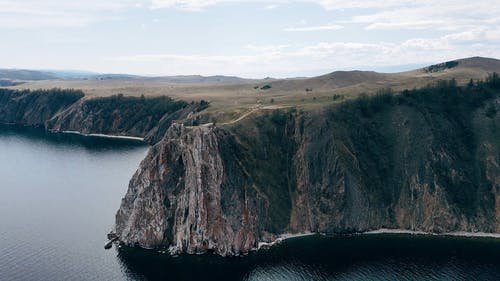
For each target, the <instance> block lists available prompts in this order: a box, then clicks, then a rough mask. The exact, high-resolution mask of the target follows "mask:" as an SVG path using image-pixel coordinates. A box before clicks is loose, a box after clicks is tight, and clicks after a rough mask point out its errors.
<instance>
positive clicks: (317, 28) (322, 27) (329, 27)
mask: <svg viewBox="0 0 500 281" xmlns="http://www.w3.org/2000/svg"><path fill="white" fill-rule="evenodd" d="M342 28H344V27H343V26H342V25H338V24H330V25H317V26H299V27H288V28H285V29H283V30H284V31H289V32H304V31H305V32H307V31H325V30H339V29H342Z"/></svg>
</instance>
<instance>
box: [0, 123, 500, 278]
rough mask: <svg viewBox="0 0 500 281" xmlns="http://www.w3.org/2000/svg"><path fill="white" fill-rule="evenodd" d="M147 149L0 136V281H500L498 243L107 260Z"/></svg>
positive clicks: (388, 244)
mask: <svg viewBox="0 0 500 281" xmlns="http://www.w3.org/2000/svg"><path fill="white" fill-rule="evenodd" d="M146 150H147V147H145V146H142V145H137V143H133V142H130V141H123V140H110V139H102V138H85V137H79V136H72V135H62V134H47V133H45V132H43V131H39V130H32V129H26V128H13V127H5V126H0V192H1V196H0V280H1V281H3V280H500V240H494V239H467V238H452V237H446V238H445V237H426V236H407V235H366V236H346V237H335V238H332V237H330V238H326V237H321V236H315V237H305V238H297V239H293V240H289V241H286V242H284V243H282V244H280V245H278V246H276V247H274V248H272V249H270V250H266V251H261V252H258V253H254V254H250V255H248V256H246V257H244V258H221V257H217V256H215V255H203V256H187V255H181V256H179V257H170V256H168V255H164V254H160V253H157V252H155V251H147V250H139V249H130V248H125V247H122V248H120V249H119V250H117V249H112V250H109V251H105V250H104V249H103V245H104V243H105V234H106V233H107V232H108V231H109V229H110V228H111V227H112V224H113V218H114V214H115V212H116V210H117V208H118V206H119V204H120V199H121V197H122V196H123V195H124V193H125V191H126V187H127V183H128V180H129V178H130V177H131V175H132V174H133V172H134V171H135V169H136V167H137V165H138V164H139V162H140V160H141V159H142V158H143V157H144V155H145V153H146Z"/></svg>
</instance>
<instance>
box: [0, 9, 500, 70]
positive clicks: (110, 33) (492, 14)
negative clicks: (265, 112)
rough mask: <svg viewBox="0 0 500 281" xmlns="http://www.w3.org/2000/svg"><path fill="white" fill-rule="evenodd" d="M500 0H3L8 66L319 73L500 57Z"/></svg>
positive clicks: (2, 61) (3, 57) (3, 56)
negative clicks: (475, 57) (473, 57)
mask: <svg viewBox="0 0 500 281" xmlns="http://www.w3.org/2000/svg"><path fill="white" fill-rule="evenodd" d="M498 1H499V0H475V1H470V0H439V1H438V0H418V1H417V0H412V1H410V0H399V1H396V0H385V1H381V0H375V1H374V0H365V1H360V0H352V1H340V0H277V1H261V0H205V1H201V0H86V1H79V0H71V1H66V0H44V1H40V0H0V38H1V41H0V42H1V43H0V44H1V48H0V50H1V52H0V68H19V69H60V70H61V69H62V70H88V71H95V72H100V73H129V74H139V75H191V74H200V75H234V76H241V77H248V78H263V77H277V78H279V77H299V76H314V75H320V74H325V73H329V72H332V71H336V70H353V69H360V70H375V71H382V72H395V71H401V70H408V69H413V68H417V67H420V66H424V65H428V64H433V63H438V62H444V61H448V60H453V59H458V58H465V57H471V56H484V57H493V58H500V3H499V2H498Z"/></svg>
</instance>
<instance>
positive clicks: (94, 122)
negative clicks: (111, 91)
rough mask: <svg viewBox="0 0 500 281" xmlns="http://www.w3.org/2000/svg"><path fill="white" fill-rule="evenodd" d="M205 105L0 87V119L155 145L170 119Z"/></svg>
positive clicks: (77, 92) (2, 121)
mask: <svg viewBox="0 0 500 281" xmlns="http://www.w3.org/2000/svg"><path fill="white" fill-rule="evenodd" d="M207 106H208V103H207V102H205V101H202V102H192V103H190V104H188V103H186V102H183V101H174V100H172V99H170V98H168V97H156V98H144V97H140V98H139V97H124V96H121V95H118V96H111V97H105V98H95V99H86V98H84V94H83V92H81V91H75V90H59V89H52V90H37V91H29V90H25V91H15V90H8V89H0V123H9V124H18V125H28V126H37V127H44V128H45V129H47V130H51V131H58V132H63V131H73V132H80V133H83V134H110V135H120V136H134V137H142V138H145V139H146V141H148V142H149V143H152V144H153V143H156V142H157V141H158V140H159V139H161V137H163V135H164V134H165V131H166V127H167V128H168V126H170V124H171V123H172V122H173V121H174V120H178V119H181V120H182V119H185V118H187V117H188V116H190V115H192V114H193V113H196V112H198V111H200V110H203V109H204V108H206V107H207Z"/></svg>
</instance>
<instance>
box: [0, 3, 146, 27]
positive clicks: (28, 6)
mask: <svg viewBox="0 0 500 281" xmlns="http://www.w3.org/2000/svg"><path fill="white" fill-rule="evenodd" d="M137 4H138V2H137V1H134V0H107V1H98V0H88V1H63V0H45V1H36V0H25V1H14V0H0V27H1V28H41V27H82V26H86V25H89V24H92V23H97V22H100V21H109V20H117V19H120V18H121V17H120V16H118V15H117V13H118V12H121V11H125V10H128V9H131V8H136V9H137V8H138V7H137V6H136V5H137Z"/></svg>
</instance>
